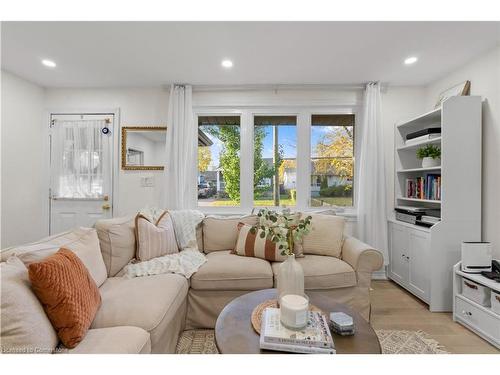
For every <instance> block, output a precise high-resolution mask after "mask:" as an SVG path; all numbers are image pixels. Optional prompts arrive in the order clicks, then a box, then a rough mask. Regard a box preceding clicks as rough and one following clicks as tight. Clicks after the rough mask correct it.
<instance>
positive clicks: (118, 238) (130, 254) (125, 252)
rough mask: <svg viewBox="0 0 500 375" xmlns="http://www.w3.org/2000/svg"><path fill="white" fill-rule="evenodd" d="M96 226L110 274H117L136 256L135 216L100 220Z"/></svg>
mask: <svg viewBox="0 0 500 375" xmlns="http://www.w3.org/2000/svg"><path fill="white" fill-rule="evenodd" d="M95 228H96V230H97V235H98V236H99V242H100V243H101V252H102V257H103V259H104V264H105V265H106V270H107V272H108V276H110V277H112V276H116V274H117V273H118V272H120V271H121V269H122V268H123V267H125V266H126V265H127V264H128V262H130V260H131V259H133V258H134V256H135V223H134V217H133V216H127V217H119V218H114V219H106V220H98V221H97V222H96V223H95Z"/></svg>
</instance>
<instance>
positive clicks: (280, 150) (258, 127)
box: [196, 107, 356, 214]
mask: <svg viewBox="0 0 500 375" xmlns="http://www.w3.org/2000/svg"><path fill="white" fill-rule="evenodd" d="M213 109H214V108H211V107H206V108H204V107H200V108H199V109H198V110H197V112H196V119H197V122H198V129H199V134H198V145H199V146H198V177H197V184H198V206H199V207H200V209H201V210H203V211H205V212H207V213H210V212H211V213H221V214H222V213H224V212H228V213H229V212H232V213H237V214H242V213H248V212H250V211H251V210H252V209H253V208H260V207H269V208H275V207H281V208H283V207H292V209H295V210H305V209H308V208H313V209H314V208H317V209H321V208H325V207H344V208H345V209H346V212H352V210H351V209H352V208H353V207H354V203H355V201H354V199H355V197H354V185H355V173H354V171H355V149H354V144H355V113H356V109H355V108H347V109H345V111H344V110H343V109H340V108H334V107H332V110H331V112H328V109H327V108H326V107H323V108H321V112H320V111H318V112H316V113H315V111H314V108H312V107H311V108H307V107H293V108H291V107H289V108H286V107H282V108H280V107H253V108H252V107H250V108H237V107H226V108H223V107H217V108H215V109H216V112H215V113H217V114H214V112H212V110H213ZM289 110H291V111H290V112H288V111H289ZM287 112H288V114H287Z"/></svg>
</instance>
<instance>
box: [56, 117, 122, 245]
mask: <svg viewBox="0 0 500 375" xmlns="http://www.w3.org/2000/svg"><path fill="white" fill-rule="evenodd" d="M113 125H114V115H113V114H99V115H94V114H77V115H75V114H71V115H55V114H53V115H51V125H50V171H51V172H50V173H51V176H50V192H49V196H50V228H49V231H50V234H51V235H52V234H56V233H60V232H63V231H66V230H68V229H71V228H74V227H79V226H84V227H92V226H93V225H94V223H95V222H96V221H97V220H99V219H104V218H111V217H112V211H113V195H112V190H113V168H112V165H113V164H112V163H113V135H112V134H113Z"/></svg>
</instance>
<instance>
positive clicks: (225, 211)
mask: <svg viewBox="0 0 500 375" xmlns="http://www.w3.org/2000/svg"><path fill="white" fill-rule="evenodd" d="M261 208H264V207H259V206H257V207H253V212H254V213H257V212H258V210H259V209H261ZM268 208H271V209H273V208H272V207H268ZM278 208H279V207H278ZM290 209H291V210H292V211H295V210H297V211H304V212H310V213H314V212H321V211H326V210H329V208H327V207H314V208H312V207H309V208H307V209H305V210H302V209H297V208H295V207H290ZM331 209H332V210H334V209H333V208H331ZM198 210H200V211H201V212H203V213H204V214H205V215H217V216H235V215H238V216H244V215H249V214H250V213H251V212H252V209H249V210H247V209H244V208H242V207H206V206H205V207H198ZM341 210H342V211H337V212H336V215H338V216H342V217H345V218H347V220H349V221H356V219H357V212H356V208H354V207H345V208H343V209H341Z"/></svg>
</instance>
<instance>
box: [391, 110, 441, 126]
mask: <svg viewBox="0 0 500 375" xmlns="http://www.w3.org/2000/svg"><path fill="white" fill-rule="evenodd" d="M437 122H441V107H440V108H436V109H433V110H432V111H429V112H426V113H424V114H423V115H420V116H416V117H413V118H412V119H410V120H406V121H402V122H399V123H398V124H396V127H398V128H408V127H412V126H413V127H415V126H418V125H421V124H432V123H437Z"/></svg>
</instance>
